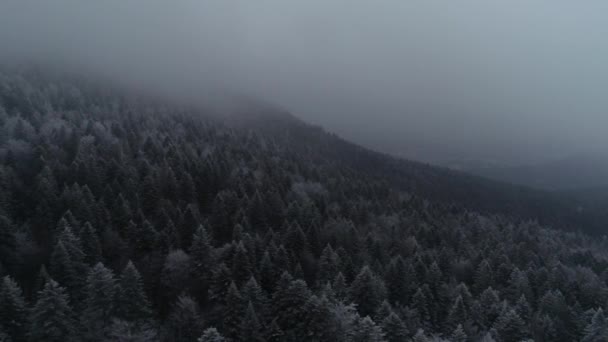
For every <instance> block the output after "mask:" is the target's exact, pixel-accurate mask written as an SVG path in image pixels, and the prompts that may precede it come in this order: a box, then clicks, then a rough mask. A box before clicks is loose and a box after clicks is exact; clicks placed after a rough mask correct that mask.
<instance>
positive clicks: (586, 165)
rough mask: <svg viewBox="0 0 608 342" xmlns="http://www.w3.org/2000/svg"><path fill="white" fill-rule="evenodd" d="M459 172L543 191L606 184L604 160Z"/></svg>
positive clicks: (590, 158)
mask: <svg viewBox="0 0 608 342" xmlns="http://www.w3.org/2000/svg"><path fill="white" fill-rule="evenodd" d="M461 169H462V170H464V171H467V172H470V173H473V174H476V175H480V176H483V177H487V178H491V179H496V180H500V181H504V182H508V183H513V184H520V185H525V186H530V187H534V188H539V189H546V190H568V189H577V188H591V187H596V186H605V185H608V157H606V158H602V157H597V156H575V157H569V158H563V159H559V160H554V161H550V162H543V163H539V164H529V165H521V166H496V165H487V164H485V165H484V164H473V163H469V164H465V165H464V166H463V167H462V168H461Z"/></svg>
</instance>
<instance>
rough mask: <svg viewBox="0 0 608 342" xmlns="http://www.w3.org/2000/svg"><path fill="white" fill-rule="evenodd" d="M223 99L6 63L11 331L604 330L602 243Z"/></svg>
mask: <svg viewBox="0 0 608 342" xmlns="http://www.w3.org/2000/svg"><path fill="white" fill-rule="evenodd" d="M208 114H209V113H205V112H201V110H197V109H191V108H180V107H179V106H175V105H167V104H165V103H159V101H152V100H148V99H145V98H141V97H134V96H129V95H127V94H126V93H121V92H118V91H115V90H111V89H108V88H103V87H97V86H95V85H91V84H90V83H86V82H80V81H74V80H69V81H68V80H67V78H53V79H48V78H45V77H44V76H41V75H40V74H35V73H34V74H32V73H22V74H16V73H8V74H3V75H2V76H0V274H1V275H2V277H3V279H2V283H1V286H0V341H158V340H162V341H202V342H207V341H269V342H270V341H388V342H394V341H409V340H412V341H442V340H445V341H458V342H461V341H486V342H488V341H505V342H507V341H522V340H527V339H533V340H535V341H578V340H582V341H603V340H607V339H608V321H607V320H606V317H605V314H604V310H605V309H606V303H607V300H608V291H607V290H608V286H607V280H608V272H607V271H606V270H607V269H608V258H607V255H606V250H607V248H608V243H606V241H604V240H598V239H590V238H588V237H586V236H585V235H582V234H579V233H565V232H560V231H556V230H550V229H546V228H544V227H542V226H540V225H538V224H537V223H534V222H531V221H517V222H516V221H514V220H512V219H509V218H507V217H503V216H493V215H480V214H478V213H475V212H472V211H466V210H463V209H461V208H457V207H454V206H451V205H445V204H439V203H438V202H431V201H427V200H424V199H423V198H422V197H420V196H419V195H418V194H417V193H416V192H415V191H414V192H409V193H405V192H402V191H400V190H398V188H396V187H393V186H392V184H391V182H390V181H387V180H384V179H382V178H381V177H377V176H376V175H374V174H371V173H370V172H369V170H367V169H361V168H358V167H356V164H352V163H350V162H347V160H358V158H361V153H362V152H361V151H360V150H358V149H348V148H341V150H340V151H341V153H342V154H343V156H342V157H341V158H337V157H334V156H332V155H331V154H328V153H327V151H324V150H322V149H318V148H314V146H316V144H318V143H319V142H321V143H323V141H331V139H333V138H332V137H331V136H329V135H327V134H325V133H323V132H322V131H319V130H315V129H312V128H310V127H308V126H306V125H304V124H302V123H298V122H296V121H294V120H292V119H288V118H286V119H281V120H278V119H277V118H274V117H272V118H266V117H260V118H258V119H257V121H256V122H257V123H256V124H250V123H249V124H247V125H243V124H234V123H233V122H232V121H231V120H233V119H230V120H229V119H225V120H224V119H222V118H220V117H217V116H213V115H208ZM277 120H278V121H277ZM254 121H255V120H254ZM265 124H267V125H268V126H277V125H278V129H277V127H273V129H264V128H260V127H257V126H256V125H260V126H264V125H265ZM252 127H253V128H252ZM280 127H283V129H281V128H280ZM313 131H314V132H316V133H314V134H315V135H317V138H316V139H319V140H316V141H311V142H305V141H302V140H301V139H300V138H301V137H302V136H308V137H310V132H313ZM308 143H310V144H309V145H307V144H308ZM306 146H309V147H308V148H307V147H306ZM349 153H350V154H351V155H350V156H348V155H347V154H349ZM370 167H371V166H370ZM415 181H418V178H415V179H413V180H412V182H415ZM413 186H415V184H413Z"/></svg>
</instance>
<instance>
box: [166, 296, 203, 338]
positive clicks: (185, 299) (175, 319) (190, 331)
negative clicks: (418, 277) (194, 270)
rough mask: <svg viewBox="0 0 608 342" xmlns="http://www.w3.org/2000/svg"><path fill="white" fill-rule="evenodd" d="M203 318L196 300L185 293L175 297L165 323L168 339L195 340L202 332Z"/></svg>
mask: <svg viewBox="0 0 608 342" xmlns="http://www.w3.org/2000/svg"><path fill="white" fill-rule="evenodd" d="M203 324H204V322H203V318H202V317H201V314H200V310H199V307H198V305H197V304H196V302H195V301H194V300H193V299H192V298H191V297H190V296H187V295H182V296H180V297H178V298H177V301H176V303H175V304H174V305H173V308H172V309H171V313H170V314H169V317H168V318H167V322H166V324H165V331H164V336H165V339H166V340H168V341H195V340H196V339H197V338H199V337H200V336H201V334H202V333H203V326H204V325H203Z"/></svg>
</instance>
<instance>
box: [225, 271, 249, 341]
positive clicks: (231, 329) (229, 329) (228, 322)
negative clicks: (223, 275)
mask: <svg viewBox="0 0 608 342" xmlns="http://www.w3.org/2000/svg"><path fill="white" fill-rule="evenodd" d="M245 308H246V307H245V303H243V298H242V297H241V294H240V292H239V290H238V288H237V287H236V284H234V282H232V283H231V284H230V287H229V288H228V293H227V294H226V304H225V307H224V311H223V316H222V318H223V319H222V323H223V325H224V326H223V328H224V329H223V331H224V333H225V335H226V337H228V338H232V339H236V338H238V336H239V332H240V327H241V319H242V318H243V314H244V313H245Z"/></svg>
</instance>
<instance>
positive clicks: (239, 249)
mask: <svg viewBox="0 0 608 342" xmlns="http://www.w3.org/2000/svg"><path fill="white" fill-rule="evenodd" d="M251 271H252V267H251V263H250V262H249V253H248V252H247V250H246V249H245V246H244V245H243V242H242V241H241V242H239V243H238V244H237V245H236V250H235V251H234V256H233V258H232V280H234V282H235V283H236V285H237V286H241V285H243V284H244V283H245V282H246V281H247V280H248V279H249V278H250V277H251Z"/></svg>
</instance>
